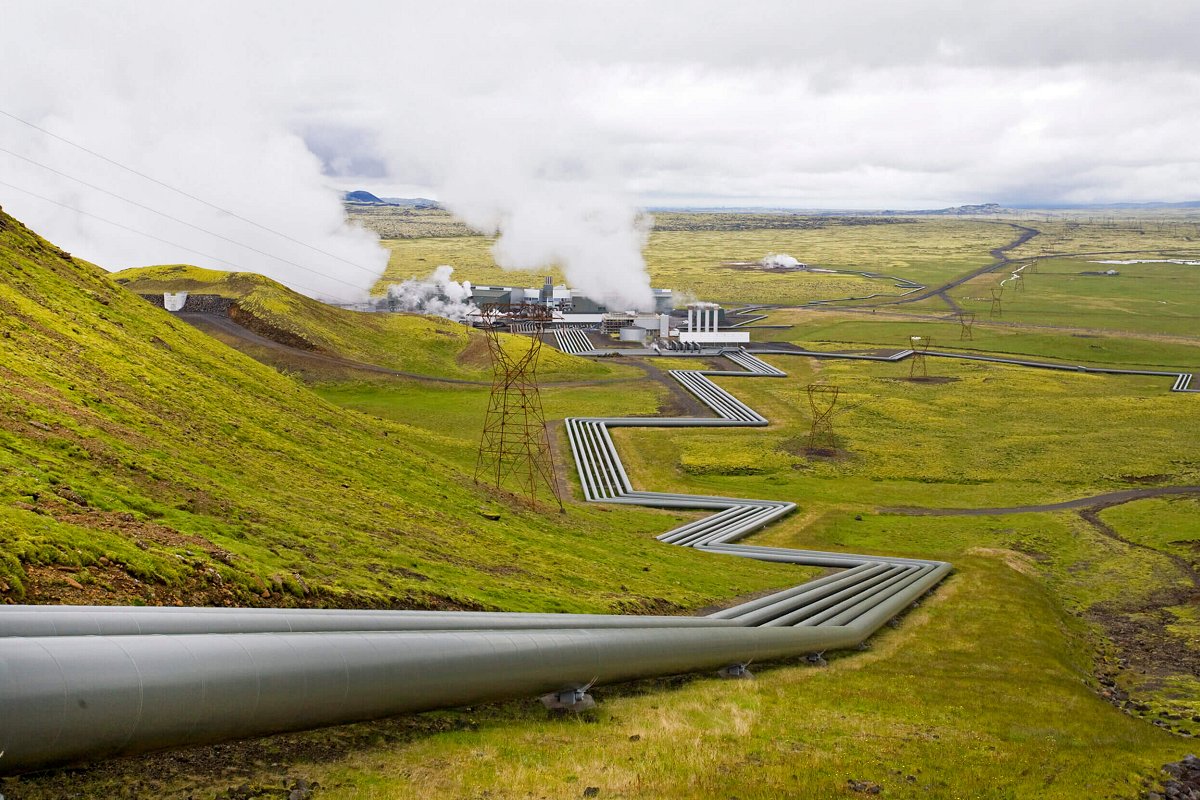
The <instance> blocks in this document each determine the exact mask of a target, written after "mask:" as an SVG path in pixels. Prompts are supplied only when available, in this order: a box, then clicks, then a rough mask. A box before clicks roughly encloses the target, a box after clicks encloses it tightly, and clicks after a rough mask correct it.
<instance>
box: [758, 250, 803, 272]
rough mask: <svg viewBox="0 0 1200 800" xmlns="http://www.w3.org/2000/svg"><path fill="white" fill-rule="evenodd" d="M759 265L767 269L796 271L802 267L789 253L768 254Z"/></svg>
mask: <svg viewBox="0 0 1200 800" xmlns="http://www.w3.org/2000/svg"><path fill="white" fill-rule="evenodd" d="M758 263H759V264H760V265H762V266H764V267H766V268H767V269H795V268H796V267H798V266H800V261H799V260H798V259H795V258H792V257H791V256H789V255H788V254H787V253H768V254H767V255H765V256H763V257H762V258H761V259H760V260H759V262H758Z"/></svg>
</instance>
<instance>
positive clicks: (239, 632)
mask: <svg viewBox="0 0 1200 800" xmlns="http://www.w3.org/2000/svg"><path fill="white" fill-rule="evenodd" d="M576 333H577V332H576ZM581 340H582V341H581ZM560 342H561V344H562V345H563V346H564V349H566V348H567V347H570V348H575V349H582V348H583V347H584V346H585V345H586V344H588V343H587V340H586V337H584V336H583V335H582V334H579V335H575V334H564V335H563V336H562V337H560ZM726 355H727V356H728V357H729V358H730V360H732V361H733V362H734V363H735V364H737V365H738V366H739V367H742V368H743V369H745V370H747V371H746V372H731V371H705V372H701V371H693V370H674V371H672V372H671V375H672V376H674V377H675V379H676V380H678V381H679V383H680V385H682V386H683V387H684V388H685V389H686V390H687V391H689V392H691V393H692V394H693V395H694V396H696V397H697V399H699V400H700V401H701V402H702V403H704V404H705V405H706V406H707V407H709V408H710V409H712V410H713V412H714V413H715V414H716V415H717V416H716V417H715V418H708V417H704V418H668V419H662V418H649V417H648V418H638V417H625V418H619V417H593V418H571V419H567V420H566V424H565V428H566V431H567V437H568V441H569V444H570V447H571V453H572V455H573V456H574V458H575V463H576V466H577V469H578V472H579V479H580V486H581V488H582V490H583V494H584V497H585V498H586V499H587V500H588V501H593V502H605V503H620V504H628V505H642V506H650V507H656V508H673V509H685V510H706V511H713V512H715V513H713V514H711V515H709V516H707V517H705V518H703V519H699V520H695V521H692V522H688V523H686V524H684V525H682V526H680V527H678V528H675V529H673V530H671V531H668V532H666V533H664V534H662V535H661V536H659V537H658V538H659V539H660V540H662V541H664V542H668V543H672V544H676V545H680V546H687V547H693V548H696V549H701V550H705V551H708V552H712V553H715V554H723V555H728V556H738V557H742V558H754V559H759V560H763V561H777V562H783V563H793V564H803V565H812V566H820V567H828V568H837V569H844V570H845V571H844V572H839V573H835V574H831V575H824V576H821V577H818V578H816V579H815V580H812V581H808V582H807V583H804V584H802V585H800V586H797V587H793V588H791V589H786V590H783V591H781V592H776V593H774V594H771V595H768V596H767V597H764V598H759V599H756V600H752V601H749V602H747V603H743V604H741V605H738V606H734V607H733V608H729V609H726V610H723V611H719V612H717V613H716V614H713V615H711V616H708V617H636V616H618V615H602V614H597V615H590V614H522V613H490V612H430V611H354V610H304V609H218V608H144V607H138V608H112V607H94V606H82V607H79V606H75V607H72V606H58V607H56V606H3V607H0V774H6V773H12V772H20V771H25V770H30V769H38V768H41V767H46V766H50V765H55V764H62V763H68V762H72V761H78V760H81V759H96V758H104V757H108V756H116V755H123V754H129V753H136V752H142V751H146V750H156V749H163V748H167V747H175V746H181V745H188V744H200V743H207V742H217V741H223V740H227V739H234V738H242V737H249V736H259V735H264V734H270V733H277V732H283V731H293V730H302V729H306V728H314V727H320V726H324V725H335V724H340V723H344V722H354V721H361V720H367V719H376V718H379V717H386V716H391V715H395V714H400V713H406V712H413V711H422V710H429V709H433V708H445V707H451V706H457V705H465V704H471V703H478V702H484V701H489V700H499V699H504V698H511V697H522V696H529V695H536V694H540V693H544V692H557V691H563V690H577V689H578V688H579V687H583V686H585V685H590V684H591V683H593V682H600V683H612V682H616V681H623V680H630V679H633V678H642V677H651V676H656V675H668V674H677V673H680V672H694V671H698V670H709V669H717V668H721V667H726V666H729V665H732V664H744V663H746V662H748V661H750V660H755V661H760V662H761V661H768V660H772V659H780V658H788V657H795V656H800V655H805V654H808V653H814V652H823V651H825V650H831V649H839V648H848V647H853V646H856V645H858V644H860V643H861V642H863V641H864V640H865V639H866V638H868V637H869V636H871V634H873V633H874V632H875V631H876V630H878V628H879V627H880V626H882V625H883V624H884V623H885V622H887V620H889V619H891V618H892V617H893V616H895V615H896V614H898V613H900V612H901V611H903V610H904V608H906V607H907V606H908V605H909V604H911V603H912V602H913V601H914V600H916V599H917V598H919V597H920V596H921V595H923V594H924V593H925V592H927V591H929V590H930V589H931V588H932V587H933V586H934V585H936V584H937V582H938V581H940V580H941V579H942V578H943V577H944V576H945V575H946V574H948V573H949V571H950V565H949V564H946V563H944V562H938V561H923V560H920V559H907V558H891V557H877V556H868V555H855V554H848V553H824V552H818V551H807V550H790V549H787V548H779V547H754V546H749V545H742V544H737V543H736V542H737V541H738V540H740V539H742V538H743V537H745V536H747V535H748V534H750V533H752V532H753V531H756V530H758V529H759V528H761V527H763V526H764V525H767V524H770V523H771V522H773V521H774V520H776V519H778V518H780V517H782V516H785V515H787V514H789V513H791V512H792V511H793V510H794V509H795V508H796V505H795V504H794V503H791V502H786V501H775V500H753V499H745V498H734V497H719V496H703V495H687V494H679V493H671V492H645V491H635V490H634V489H633V486H632V483H631V482H630V480H629V477H628V475H627V474H626V472H625V468H624V465H623V464H622V463H621V458H620V455H619V454H618V453H617V449H616V446H615V444H614V443H613V440H612V437H611V436H610V434H609V431H608V429H609V428H611V427H634V426H642V427H664V428H666V427H761V426H764V425H766V424H768V422H767V419H766V418H765V417H763V416H761V415H760V414H758V413H757V412H756V411H754V410H753V409H751V408H750V407H749V406H747V405H746V404H745V403H743V402H742V401H740V400H738V399H737V398H735V397H733V396H732V395H731V394H729V393H728V392H727V391H725V390H724V389H722V388H721V387H719V386H717V385H716V384H715V383H713V381H712V380H710V379H709V376H712V375H725V376H745V377H781V376H783V375H784V374H785V373H783V372H782V371H781V370H779V369H777V368H775V367H773V366H771V365H769V364H767V363H766V362H764V361H762V360H760V359H759V358H757V357H755V356H753V355H751V354H749V353H746V352H744V351H737V352H730V353H726Z"/></svg>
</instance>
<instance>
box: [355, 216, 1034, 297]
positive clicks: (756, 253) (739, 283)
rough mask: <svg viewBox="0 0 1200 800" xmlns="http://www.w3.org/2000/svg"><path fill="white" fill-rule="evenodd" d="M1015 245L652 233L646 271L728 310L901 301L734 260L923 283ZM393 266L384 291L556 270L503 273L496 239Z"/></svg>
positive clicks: (903, 229) (443, 243)
mask: <svg viewBox="0 0 1200 800" xmlns="http://www.w3.org/2000/svg"><path fill="white" fill-rule="evenodd" d="M1013 238H1014V233H1013V228H1011V227H1010V226H1008V225H1005V224H991V223H972V222H960V221H957V220H936V221H913V222H904V223H897V224H891V225H830V226H827V227H816V228H808V229H778V230H777V229H769V230H733V231H708V230H701V231H687V230H670V231H658V230H656V231H654V232H653V233H652V234H651V236H650V243H649V245H648V246H647V248H646V251H645V257H646V265H647V267H648V269H649V273H650V281H651V283H652V284H653V285H654V286H659V287H664V288H671V289H674V290H675V291H676V292H680V293H683V294H693V295H697V296H699V297H702V298H704V299H708V300H715V301H722V302H728V303H768V302H769V303H782V304H799V303H806V302H808V301H810V300H823V299H833V298H840V297H848V296H858V297H862V296H866V295H868V294H874V293H892V294H897V293H898V292H899V291H900V290H897V289H896V288H895V287H894V285H893V282H891V281H887V280H883V279H866V278H861V277H856V276H845V275H820V274H813V273H806V272H792V273H783V274H774V273H768V272H759V271H743V270H733V269H730V268H728V267H724V266H722V264H723V263H724V262H727V261H757V260H758V259H760V258H762V257H764V256H766V255H767V254H768V253H788V254H790V255H792V256H794V257H796V258H798V259H800V260H801V261H803V262H805V263H809V264H812V265H814V266H820V267H826V268H830V269H843V270H855V271H868V272H878V273H882V274H887V275H897V276H900V277H904V278H909V279H910V280H914V281H917V282H920V283H933V282H937V281H940V280H944V279H948V278H950V277H953V276H954V275H957V274H959V273H962V272H966V271H968V270H970V269H974V268H978V267H981V266H983V265H985V264H987V263H989V262H990V261H991V260H992V259H991V257H990V256H989V255H988V251H989V250H990V249H992V248H994V247H1000V246H1001V245H1004V244H1006V243H1008V242H1009V241H1011V240H1012V239H1013ZM384 244H385V245H386V246H387V247H388V249H390V250H391V252H392V255H391V259H390V261H389V262H388V267H387V271H386V272H385V273H384V276H383V278H382V279H381V281H380V284H379V285H377V287H376V288H377V289H378V290H382V287H383V286H384V285H386V284H388V283H395V282H399V281H403V280H405V279H407V278H411V277H423V276H425V275H428V274H429V273H431V272H432V271H433V269H434V268H435V267H437V266H438V265H440V264H449V265H451V266H453V267H454V268H455V273H454V277H455V278H456V279H457V280H470V281H471V282H472V283H476V284H485V285H488V284H498V285H501V286H512V285H519V286H535V285H539V284H540V282H541V281H540V276H541V275H547V274H549V275H554V277H555V280H556V281H561V280H562V273H561V272H560V271H558V270H548V269H547V270H537V269H535V270H530V271H526V272H517V271H506V270H501V269H500V268H499V267H497V266H496V265H495V262H494V261H493V260H492V256H491V252H490V247H491V241H490V240H489V239H486V238H484V237H481V236H474V237H426V238H414V239H396V240H385V241H384Z"/></svg>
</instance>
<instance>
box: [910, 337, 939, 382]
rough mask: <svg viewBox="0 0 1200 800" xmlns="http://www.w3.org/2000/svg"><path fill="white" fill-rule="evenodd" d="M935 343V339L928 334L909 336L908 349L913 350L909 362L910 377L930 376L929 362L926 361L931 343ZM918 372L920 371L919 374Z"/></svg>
mask: <svg viewBox="0 0 1200 800" xmlns="http://www.w3.org/2000/svg"><path fill="white" fill-rule="evenodd" d="M931 344H933V339H930V338H929V337H928V336H910V337H908V349H910V350H912V355H911V356H910V357H909V358H910V360H909V362H908V377H910V378H928V377H929V364H928V363H926V361H925V356H926V354H927V353H928V352H929V345H931ZM917 373H920V374H919V375H918V374H917Z"/></svg>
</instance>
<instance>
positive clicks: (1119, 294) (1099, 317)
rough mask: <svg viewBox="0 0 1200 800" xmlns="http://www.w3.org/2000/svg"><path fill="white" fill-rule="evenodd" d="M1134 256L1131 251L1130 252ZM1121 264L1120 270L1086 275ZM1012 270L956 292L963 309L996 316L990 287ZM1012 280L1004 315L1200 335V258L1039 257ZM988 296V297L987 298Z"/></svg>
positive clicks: (1052, 323) (1004, 317)
mask: <svg viewBox="0 0 1200 800" xmlns="http://www.w3.org/2000/svg"><path fill="white" fill-rule="evenodd" d="M1131 258H1133V256H1131ZM1109 269H1113V270H1117V271H1118V272H1119V273H1120V274H1119V275H1115V276H1109V275H1087V274H1083V273H1086V272H1103V271H1105V270H1109ZM1007 278H1009V274H1008V273H1006V272H998V273H997V274H995V275H986V276H983V277H980V278H977V279H975V280H973V281H970V282H968V283H966V284H964V285H962V286H960V287H958V288H957V289H955V290H954V292H953V297H954V298H955V299H956V300H958V301H959V302H960V303H961V304H962V305H963V307H964V308H968V309H970V310H973V311H976V312H977V313H978V315H979V317H980V318H982V317H985V316H988V318H989V319H991V317H990V316H989V314H990V307H991V301H990V298H991V287H992V286H995V285H998V283H999V281H1000V280H1002V279H1007ZM1021 283H1022V287H1021V290H1020V291H1017V290H1015V288H1014V282H1013V281H1012V280H1008V281H1007V283H1006V284H1005V288H1004V295H1003V297H1002V298H1001V317H1000V318H999V319H1000V320H1002V321H1005V322H1016V323H1026V324H1036V325H1045V326H1069V327H1075V328H1083V329H1088V330H1104V331H1129V332H1133V333H1156V334H1171V335H1177V336H1192V337H1196V336H1200V264H1198V265H1185V264H1169V263H1160V264H1098V263H1093V261H1092V260H1088V259H1085V258H1051V259H1040V260H1039V261H1038V268H1037V272H1035V273H1032V274H1030V275H1028V276H1026V277H1024V278H1023V279H1021ZM985 298H986V300H985Z"/></svg>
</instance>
